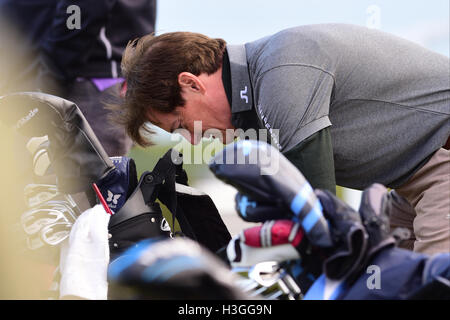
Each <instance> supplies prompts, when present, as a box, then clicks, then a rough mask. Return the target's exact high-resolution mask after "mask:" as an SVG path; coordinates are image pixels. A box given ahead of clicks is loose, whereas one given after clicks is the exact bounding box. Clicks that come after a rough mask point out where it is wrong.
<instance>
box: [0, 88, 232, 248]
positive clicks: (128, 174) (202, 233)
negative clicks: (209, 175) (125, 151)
mask: <svg viewBox="0 0 450 320" xmlns="http://www.w3.org/2000/svg"><path fill="white" fill-rule="evenodd" d="M0 114H1V117H0V118H1V120H2V122H4V123H5V124H6V125H9V126H12V127H13V128H15V130H16V131H17V132H19V133H20V134H21V135H23V136H25V137H26V138H28V139H32V138H36V137H45V138H46V139H43V140H44V142H43V144H42V145H41V144H38V145H39V147H38V148H33V151H32V153H33V157H34V158H35V159H38V160H39V159H40V158H41V156H38V153H39V150H41V149H42V147H43V146H45V148H44V149H45V154H46V156H47V157H48V161H47V162H48V165H47V167H46V168H45V170H44V169H42V167H43V166H42V165H39V164H40V163H42V160H41V161H36V162H35V163H34V167H33V169H34V172H30V175H34V176H36V174H35V173H36V172H39V173H40V174H42V175H45V174H53V175H54V180H53V181H54V186H51V185H50V187H48V188H47V190H44V191H43V192H40V193H38V198H39V199H41V201H40V204H42V205H49V203H48V201H46V200H45V199H47V198H48V199H52V197H51V196H48V197H47V198H46V197H45V195H48V194H51V192H53V193H54V194H58V195H62V196H66V197H70V196H71V195H72V194H80V193H81V194H84V195H85V196H86V198H87V199H88V201H89V204H90V206H93V205H95V204H96V203H97V200H96V196H95V193H94V191H93V189H92V184H93V183H97V184H98V185H99V187H100V190H101V192H102V194H103V196H104V197H105V199H110V201H109V203H108V204H109V206H110V208H111V209H112V210H113V211H114V212H115V214H114V215H113V216H112V217H111V219H110V224H109V231H110V234H111V237H110V244H111V245H110V248H111V255H112V257H114V256H115V255H117V254H119V253H120V252H122V251H123V250H125V249H126V248H128V247H129V246H131V245H133V244H134V243H136V242H138V241H139V240H143V239H147V238H152V237H161V236H162V237H170V235H171V232H170V231H169V228H168V225H167V223H166V222H165V220H164V219H163V216H162V212H161V208H160V207H159V204H158V203H157V200H159V201H161V202H162V203H163V204H164V205H166V206H167V208H168V209H169V211H170V214H171V215H173V219H172V220H173V221H172V222H173V223H172V229H173V227H174V224H175V220H177V221H178V222H179V225H180V227H181V233H182V234H184V235H185V236H187V237H189V238H191V239H194V240H197V241H199V242H200V243H202V244H203V245H205V246H206V247H207V248H209V249H210V250H211V251H215V250H217V249H219V248H221V247H223V246H224V245H226V244H227V243H228V241H229V239H230V238H231V237H230V235H229V233H228V230H227V228H226V226H225V225H224V223H223V221H222V219H221V218H220V215H219V213H218V211H217V208H216V207H215V205H214V203H213V202H212V200H211V199H210V198H209V196H207V195H206V194H203V193H200V192H197V191H196V190H194V189H193V188H190V187H188V186H187V176H186V173H185V172H184V170H183V169H182V161H181V160H182V158H181V157H180V156H179V155H178V154H177V155H178V157H177V158H176V159H177V160H176V161H178V162H177V163H174V162H173V159H175V157H171V155H172V153H173V152H172V150H169V151H168V152H167V153H166V155H165V156H164V157H163V158H162V159H160V161H159V162H158V163H157V165H156V166H155V168H154V170H153V171H151V172H150V171H146V172H144V173H143V174H142V176H141V177H140V179H139V180H138V179H137V176H136V168H135V165H134V161H133V160H132V159H129V158H125V157H124V158H120V159H119V158H109V157H108V156H107V154H106V152H105V151H104V149H103V147H102V146H101V143H100V142H99V141H98V139H97V137H96V136H95V134H94V132H93V131H92V129H91V127H90V125H89V124H88V122H87V120H86V119H85V117H84V116H83V114H82V113H81V111H80V109H79V108H78V107H77V106H76V105H75V104H74V103H73V102H70V101H68V100H65V99H62V98H60V97H56V96H52V95H48V94H43V93H38V92H21V93H13V94H9V95H6V96H2V97H0ZM42 150H43V149H42ZM39 154H40V153H39ZM44 162H45V161H44ZM44 167H45V166H44ZM38 168H39V169H38ZM178 182H180V183H178ZM182 184H183V185H182ZM41 189H42V188H41ZM35 190H37V189H35ZM108 192H109V193H108ZM114 192H115V193H114ZM66 202H67V203H69V201H66ZM72 204H73V203H70V205H72ZM66 207H70V206H69V205H67V206H66ZM58 208H60V209H62V208H61V207H58ZM58 208H56V209H55V208H54V207H52V208H51V210H53V211H48V210H47V208H44V209H45V210H47V211H43V210H39V211H38V212H39V215H38V216H36V215H35V214H34V215H29V217H28V220H27V219H25V222H27V223H28V224H31V225H34V226H35V228H34V229H33V228H31V230H32V231H33V232H29V233H30V234H31V233H32V234H33V235H34V234H35V233H37V230H40V228H45V227H47V226H48V225H49V223H54V222H55V221H57V222H64V223H65V229H64V231H65V233H64V234H61V233H60V235H62V236H60V237H59V240H61V241H62V240H64V239H65V238H66V237H67V236H68V232H69V231H70V225H71V223H73V219H72V220H70V219H67V217H65V218H61V219H60V217H59V216H56V217H52V216H51V214H53V215H57V211H58V210H57V209H58ZM39 209H41V208H39ZM65 212H68V210H65ZM49 215H50V216H49ZM77 215H79V212H76V214H75V215H73V218H74V219H76V216H77ZM30 217H31V218H32V219H31V218H30ZM58 219H59V220H61V221H59V220H58ZM67 220H68V221H67ZM30 221H31V222H33V223H30ZM40 234H42V233H40ZM172 235H174V232H173V230H172ZM38 237H39V236H38ZM40 238H41V240H42V236H40ZM59 242H60V241H59ZM59 242H57V241H53V242H46V244H49V245H52V244H53V245H55V244H57V243H59Z"/></svg>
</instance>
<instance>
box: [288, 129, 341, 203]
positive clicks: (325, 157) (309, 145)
mask: <svg viewBox="0 0 450 320" xmlns="http://www.w3.org/2000/svg"><path fill="white" fill-rule="evenodd" d="M284 156H285V157H286V158H287V159H289V161H291V162H292V163H293V164H294V165H295V166H296V167H297V169H299V170H300V171H301V173H302V174H303V175H304V176H305V178H306V179H307V180H308V181H309V183H310V184H311V186H312V187H313V188H315V189H316V188H319V189H327V190H329V191H331V192H333V194H336V177H335V172H334V159H333V147H332V145H331V134H330V127H326V128H324V129H322V130H320V131H318V132H316V133H314V134H313V135H311V136H310V137H308V138H307V139H305V140H304V141H302V142H300V143H299V144H298V145H296V146H295V147H293V148H292V149H291V150H289V151H287V152H285V153H284Z"/></svg>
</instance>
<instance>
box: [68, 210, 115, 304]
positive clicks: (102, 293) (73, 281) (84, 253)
mask: <svg viewBox="0 0 450 320" xmlns="http://www.w3.org/2000/svg"><path fill="white" fill-rule="evenodd" d="M109 218H110V215H109V214H108V213H107V212H106V211H105V209H104V208H103V207H102V206H101V205H96V206H94V207H93V208H90V209H88V210H86V211H84V212H83V213H82V214H81V215H80V216H79V217H78V219H77V220H76V221H75V223H74V225H73V226H72V230H71V232H70V236H69V238H68V239H67V240H65V242H64V243H63V244H62V246H61V256H60V269H61V282H60V298H61V299H75V298H82V299H91V300H106V299H107V296H108V282H107V269H108V264H109V246H108V223H109Z"/></svg>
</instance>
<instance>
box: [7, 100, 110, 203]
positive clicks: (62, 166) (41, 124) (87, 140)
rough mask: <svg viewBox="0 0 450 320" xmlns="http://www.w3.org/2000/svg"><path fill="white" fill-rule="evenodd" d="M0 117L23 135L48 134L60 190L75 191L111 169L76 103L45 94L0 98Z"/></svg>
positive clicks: (69, 192)
mask: <svg viewBox="0 0 450 320" xmlns="http://www.w3.org/2000/svg"><path fill="white" fill-rule="evenodd" d="M0 119H1V121H2V122H4V123H5V124H6V125H12V126H15V128H16V129H17V131H18V132H20V133H21V134H23V135H25V136H26V137H30V138H31V137H41V136H45V135H47V136H48V140H49V146H48V152H49V156H50V161H51V163H52V167H53V170H54V172H55V174H56V177H57V185H58V188H59V189H60V191H61V192H63V193H67V194H75V193H78V192H83V191H86V190H90V189H91V184H92V183H93V182H95V181H97V180H99V179H100V178H102V177H104V176H105V175H106V174H107V173H108V172H109V171H110V170H112V169H113V168H114V165H113V163H112V162H111V160H110V159H109V158H108V155H107V154H106V152H105V151H104V149H103V147H102V145H101V144H100V142H99V141H98V139H97V137H96V136H95V134H94V132H93V131H92V128H91V127H90V125H89V124H88V122H87V121H86V119H85V117H84V116H83V114H82V113H81V111H80V109H79V108H78V107H77V105H76V104H75V103H73V102H71V101H68V100H65V99H63V98H60V97H56V96H53V95H49V94H44V93H39V92H20V93H13V94H9V95H6V96H2V97H0Z"/></svg>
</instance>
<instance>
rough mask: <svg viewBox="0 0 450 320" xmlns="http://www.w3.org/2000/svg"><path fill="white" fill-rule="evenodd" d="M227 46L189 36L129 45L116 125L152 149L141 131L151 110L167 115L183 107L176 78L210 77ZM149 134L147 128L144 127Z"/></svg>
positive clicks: (176, 34) (175, 34) (154, 38)
mask: <svg viewBox="0 0 450 320" xmlns="http://www.w3.org/2000/svg"><path fill="white" fill-rule="evenodd" d="M225 45H226V42H225V41H224V40H223V39H212V38H209V37H207V36H205V35H202V34H199V33H192V32H171V33H165V34H162V35H159V36H154V35H152V34H150V35H146V36H144V37H142V38H140V39H136V40H134V41H130V42H129V43H128V45H127V48H126V49H125V52H124V53H123V56H122V65H121V67H122V74H123V76H124V77H125V79H126V86H127V89H126V94H125V95H124V97H123V99H121V104H120V105H116V106H115V107H112V109H115V111H117V112H116V114H115V121H116V122H119V123H121V124H123V125H124V126H125V129H126V131H127V133H128V135H129V136H130V137H131V138H132V139H133V140H134V141H135V142H136V143H138V144H139V145H141V146H149V145H152V143H151V141H148V140H147V139H145V138H143V137H142V135H141V133H140V130H141V128H142V127H143V124H144V123H145V122H146V121H147V113H148V112H149V111H150V112H151V110H158V111H161V112H166V113H170V112H172V111H173V110H174V109H175V107H176V106H182V105H184V103H185V102H184V100H183V98H182V97H181V88H180V86H179V84H178V75H179V74H180V73H181V72H190V73H192V74H194V75H196V76H198V75H200V74H201V73H207V74H212V73H214V72H216V71H217V70H218V69H219V68H220V66H221V65H222V58H223V52H224V50H225ZM144 130H146V131H147V132H149V133H152V132H151V131H150V130H149V129H148V128H145V127H144Z"/></svg>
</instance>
